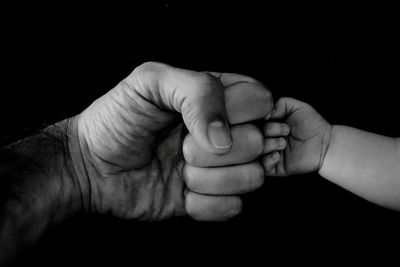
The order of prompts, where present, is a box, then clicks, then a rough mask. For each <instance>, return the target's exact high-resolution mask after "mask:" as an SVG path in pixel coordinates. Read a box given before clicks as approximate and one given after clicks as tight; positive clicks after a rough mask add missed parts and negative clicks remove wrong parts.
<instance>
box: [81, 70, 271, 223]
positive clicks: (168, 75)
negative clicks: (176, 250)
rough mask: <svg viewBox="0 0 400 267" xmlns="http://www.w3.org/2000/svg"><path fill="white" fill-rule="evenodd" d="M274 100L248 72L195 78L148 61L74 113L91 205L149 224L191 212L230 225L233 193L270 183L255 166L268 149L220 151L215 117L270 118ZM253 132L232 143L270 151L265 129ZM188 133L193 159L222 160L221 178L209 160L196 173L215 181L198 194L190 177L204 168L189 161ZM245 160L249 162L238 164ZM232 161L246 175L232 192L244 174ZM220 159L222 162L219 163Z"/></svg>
mask: <svg viewBox="0 0 400 267" xmlns="http://www.w3.org/2000/svg"><path fill="white" fill-rule="evenodd" d="M272 103H273V102H272V97H271V94H270V92H269V91H268V90H267V89H266V88H264V87H263V86H262V85H261V84H260V83H259V82H257V81H255V80H254V79H252V78H249V77H246V76H242V75H237V74H219V73H201V72H193V71H187V70H182V69H178V68H173V67H171V66H168V65H164V64H160V63H145V64H143V65H141V66H140V67H138V68H136V69H135V70H134V71H133V73H132V74H130V75H129V76H128V77H127V78H126V79H124V81H122V82H121V83H119V84H118V85H117V86H116V87H115V88H114V89H112V90H111V91H109V92H108V93H107V94H106V95H104V96H102V97H101V98H99V99H98V100H96V101H95V102H94V103H93V104H92V105H91V106H90V107H88V108H87V109H86V110H85V111H84V112H82V114H80V115H79V116H77V117H76V125H77V135H78V137H79V138H78V140H79V147H80V151H81V154H82V158H83V162H84V164H83V165H82V166H83V167H81V168H79V167H76V169H80V170H81V171H80V172H79V175H78V177H79V184H80V186H81V191H82V199H83V202H84V205H85V207H86V208H87V209H89V210H92V211H96V212H100V213H112V214H114V215H116V216H118V217H121V218H128V219H142V220H161V219H166V218H169V217H171V216H179V215H185V214H189V215H190V216H192V217H193V218H195V219H198V220H225V219H228V218H230V217H232V216H235V215H237V214H238V213H239V212H240V210H241V201H240V198H239V197H237V196H235V195H236V194H240V193H244V192H249V191H252V190H255V189H256V188H257V187H259V186H261V184H262V179H263V177H264V171H263V169H262V166H261V164H260V163H259V162H258V161H255V160H256V158H257V157H259V156H260V154H261V153H262V152H263V151H262V149H261V150H260V149H258V150H256V151H254V150H252V151H250V150H249V151H241V153H237V152H235V153H234V154H232V153H231V152H229V151H230V147H228V148H224V149H216V148H215V147H213V146H212V145H211V144H210V142H209V141H208V140H207V131H206V129H207V127H206V125H207V123H208V122H210V120H212V119H214V118H220V119H222V120H223V121H224V123H226V124H228V123H229V124H230V125H235V124H239V123H245V122H249V121H252V120H255V119H260V118H264V117H265V116H267V115H268V114H269V113H270V112H271V110H272V108H273V104H272ZM243 127H249V126H246V125H237V126H235V127H234V128H231V132H232V131H234V132H236V131H239V132H240V131H243V129H242V128H243ZM246 129H250V130H248V131H243V132H244V133H243V134H240V135H237V137H235V138H234V139H233V140H232V141H233V146H232V147H234V146H235V144H236V143H238V142H239V140H238V139H241V138H243V140H244V141H242V143H243V142H246V140H250V141H249V142H254V140H255V139H257V140H256V141H257V142H258V143H257V144H255V145H256V146H261V147H262V146H263V143H264V138H263V136H262V133H261V131H260V130H258V128H256V127H251V126H250V128H246ZM188 132H189V135H188V137H190V138H186V139H187V140H188V141H186V139H185V145H184V146H185V147H186V155H191V158H198V156H196V154H197V153H200V154H202V155H204V154H207V153H208V154H209V155H218V157H220V158H222V161H221V164H220V166H222V167H221V168H219V169H218V170H217V169H216V171H217V173H215V172H214V170H211V171H210V168H207V164H200V165H201V166H202V168H197V169H196V175H197V174H199V173H201V175H203V176H204V175H207V177H208V178H209V179H203V180H204V181H206V182H205V183H202V184H201V186H200V189H199V190H198V192H194V191H192V190H190V187H191V186H189V187H188V185H187V183H189V184H190V181H193V182H194V181H196V179H190V181H188V180H187V179H186V178H185V175H183V170H184V169H185V172H186V173H187V175H186V176H195V175H194V169H195V168H196V167H195V166H194V165H196V163H194V162H192V163H193V165H190V164H187V163H186V162H185V160H184V157H183V155H182V146H183V140H184V138H185V136H186V134H188ZM231 134H232V136H235V134H234V133H231ZM208 138H209V137H208ZM189 139H191V141H190V140H189ZM235 139H236V140H235ZM239 143H240V142H239ZM244 146H246V145H244ZM253 146H254V144H253ZM196 147H197V148H196ZM241 154H242V155H243V154H245V155H246V157H245V159H239V161H238V159H237V158H238V157H240V155H241ZM224 157H230V158H231V159H232V160H233V161H236V162H240V164H241V165H240V164H239V167H238V166H235V168H241V170H242V172H240V173H241V174H240V175H241V176H240V177H239V176H238V177H233V179H234V180H236V183H235V185H234V186H230V191H229V195H227V192H224V191H223V188H225V186H224V185H226V184H227V183H229V180H228V179H226V177H227V175H226V173H230V174H232V173H238V172H232V167H229V166H227V165H230V161H231V159H228V160H226V159H225V160H223V158H224ZM214 163H215V164H217V165H219V163H218V160H217V161H216V162H214ZM185 166H186V167H185ZM187 166H189V167H187ZM240 166H241V167H240ZM249 168H250V169H251V171H247V170H248V169H249ZM191 173H192V174H191ZM201 175H200V176H201ZM213 175H217V176H218V177H223V178H224V179H222V178H221V179H222V180H220V181H221V182H220V183H219V187H218V186H217V187H216V185H215V183H213V180H214V179H210V177H212V176H213ZM249 176H251V177H249ZM218 177H217V178H216V179H217V180H218V179H219V178H218ZM203 180H201V181H203ZM207 181H209V182H207ZM218 181H219V180H218ZM218 188H221V190H222V191H218V190H219V189H218ZM195 191H196V190H195ZM199 191H200V192H199ZM203 191H205V193H207V192H212V194H205V193H204V192H203ZM203 193H204V194H203Z"/></svg>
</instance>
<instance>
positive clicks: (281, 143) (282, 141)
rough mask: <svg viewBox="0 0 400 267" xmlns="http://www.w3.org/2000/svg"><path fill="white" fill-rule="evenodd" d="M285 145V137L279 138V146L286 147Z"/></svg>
mask: <svg viewBox="0 0 400 267" xmlns="http://www.w3.org/2000/svg"><path fill="white" fill-rule="evenodd" d="M285 146H286V141H285V139H283V138H281V139H279V147H285Z"/></svg>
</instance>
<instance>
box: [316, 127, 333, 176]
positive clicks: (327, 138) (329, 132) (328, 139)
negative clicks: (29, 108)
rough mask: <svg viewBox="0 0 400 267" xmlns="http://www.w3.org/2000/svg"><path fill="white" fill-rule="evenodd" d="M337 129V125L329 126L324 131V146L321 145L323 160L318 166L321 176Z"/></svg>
mask: <svg viewBox="0 0 400 267" xmlns="http://www.w3.org/2000/svg"><path fill="white" fill-rule="evenodd" d="M335 130H336V127H335V125H331V124H328V126H327V127H326V129H325V131H324V135H323V139H322V145H321V159H320V162H319V166H318V173H319V174H320V172H321V169H322V168H323V166H324V162H325V158H326V155H327V154H328V152H329V148H330V147H331V143H332V140H333V136H334V134H335Z"/></svg>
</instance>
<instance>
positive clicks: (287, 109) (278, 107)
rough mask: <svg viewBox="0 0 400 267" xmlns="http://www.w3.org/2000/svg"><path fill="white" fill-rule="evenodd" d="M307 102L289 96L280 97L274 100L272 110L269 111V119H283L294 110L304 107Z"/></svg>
mask: <svg viewBox="0 0 400 267" xmlns="http://www.w3.org/2000/svg"><path fill="white" fill-rule="evenodd" d="M306 105H307V104H306V103H304V102H301V101H299V100H297V99H294V98H290V97H282V98H280V99H279V100H278V102H276V104H275V108H274V110H273V111H272V112H271V115H270V117H269V118H270V119H284V118H286V117H288V116H290V114H292V113H293V112H295V111H296V110H298V109H300V108H303V107H305V106H306Z"/></svg>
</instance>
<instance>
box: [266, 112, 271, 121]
mask: <svg viewBox="0 0 400 267" xmlns="http://www.w3.org/2000/svg"><path fill="white" fill-rule="evenodd" d="M271 115H272V112H271V113H269V114H268V115H267V116H266V117H265V120H266V121H267V120H269V119H270V118H271Z"/></svg>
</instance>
